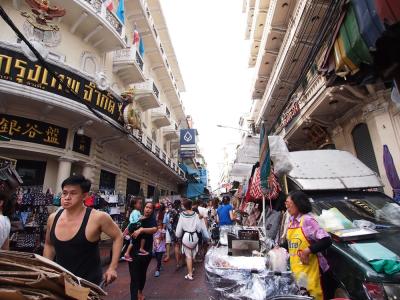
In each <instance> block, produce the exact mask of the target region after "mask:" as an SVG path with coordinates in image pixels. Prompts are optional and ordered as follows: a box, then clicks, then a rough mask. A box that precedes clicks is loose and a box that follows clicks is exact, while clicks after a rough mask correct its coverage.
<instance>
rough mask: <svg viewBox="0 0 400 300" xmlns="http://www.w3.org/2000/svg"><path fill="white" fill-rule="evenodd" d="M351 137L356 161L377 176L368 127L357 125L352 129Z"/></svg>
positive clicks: (376, 166) (361, 124)
mask: <svg viewBox="0 0 400 300" xmlns="http://www.w3.org/2000/svg"><path fill="white" fill-rule="evenodd" d="M351 135H352V136H353V142H354V147H355V149H356V153H357V157H358V159H359V160H361V161H362V162H363V163H364V164H366V165H367V166H368V167H369V168H370V169H371V170H373V171H375V172H376V173H377V174H378V175H379V169H378V163H377V162H376V157H375V152H374V148H373V146H372V141H371V136H370V134H369V130H368V126H367V125H366V124H364V123H360V124H358V125H357V126H356V127H354V129H353V131H352V132H351Z"/></svg>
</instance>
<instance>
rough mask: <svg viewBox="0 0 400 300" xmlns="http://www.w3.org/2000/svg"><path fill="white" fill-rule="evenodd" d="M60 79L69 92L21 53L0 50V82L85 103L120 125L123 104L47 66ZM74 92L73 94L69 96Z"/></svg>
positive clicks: (86, 82)
mask: <svg viewBox="0 0 400 300" xmlns="http://www.w3.org/2000/svg"><path fill="white" fill-rule="evenodd" d="M49 65H51V68H52V70H53V71H54V72H55V73H56V74H57V76H58V77H59V78H61V79H62V80H64V81H66V82H67V85H68V86H69V89H67V88H64V86H62V85H61V84H58V81H57V80H56V78H54V77H53V76H52V75H51V74H50V73H49V71H48V70H47V69H46V68H45V67H43V66H42V65H40V64H38V63H36V62H32V61H30V60H29V59H27V58H26V57H25V56H24V55H23V54H21V53H19V52H16V51H12V50H9V49H6V48H1V47H0V79H2V80H7V81H11V82H16V83H19V84H22V85H26V86H30V87H33V88H36V89H39V90H42V91H46V92H50V93H53V94H56V95H59V96H63V97H65V98H68V99H71V100H73V101H77V102H80V103H82V104H87V105H89V106H90V107H92V108H93V109H95V110H97V111H98V112H100V113H102V114H104V115H106V116H109V117H110V118H112V119H113V120H115V121H116V122H119V123H120V124H123V120H122V101H121V100H120V99H117V98H116V97H115V96H114V95H113V94H112V93H111V91H102V90H100V89H98V88H97V86H96V84H95V83H94V82H92V81H90V80H88V79H86V78H84V77H81V76H79V75H77V74H76V73H73V72H71V71H69V70H66V69H64V68H61V67H60V66H58V65H54V64H50V63H49ZM70 90H72V91H74V93H75V94H76V95H74V94H73V93H71V91H70Z"/></svg>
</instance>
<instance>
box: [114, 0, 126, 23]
mask: <svg viewBox="0 0 400 300" xmlns="http://www.w3.org/2000/svg"><path fill="white" fill-rule="evenodd" d="M115 14H116V15H117V17H118V19H119V20H120V21H121V22H122V24H125V0H119V3H118V7H117V12H116V13H115Z"/></svg>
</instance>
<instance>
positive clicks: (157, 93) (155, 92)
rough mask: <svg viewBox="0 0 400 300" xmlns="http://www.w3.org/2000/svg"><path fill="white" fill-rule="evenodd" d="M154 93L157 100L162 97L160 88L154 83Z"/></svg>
mask: <svg viewBox="0 0 400 300" xmlns="http://www.w3.org/2000/svg"><path fill="white" fill-rule="evenodd" d="M153 92H154V94H155V95H156V97H157V98H158V97H159V96H160V91H159V90H158V88H157V86H156V84H155V83H154V82H153Z"/></svg>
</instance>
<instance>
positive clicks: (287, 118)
mask: <svg viewBox="0 0 400 300" xmlns="http://www.w3.org/2000/svg"><path fill="white" fill-rule="evenodd" d="M299 113H300V104H299V102H298V101H295V102H294V103H293V104H292V105H291V106H290V108H289V109H288V110H287V111H286V112H285V113H284V114H283V116H282V122H281V126H282V127H286V126H287V125H288V124H289V123H290V122H291V121H292V120H293V119H294V118H295V117H296V116H297V115H298V114H299Z"/></svg>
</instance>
